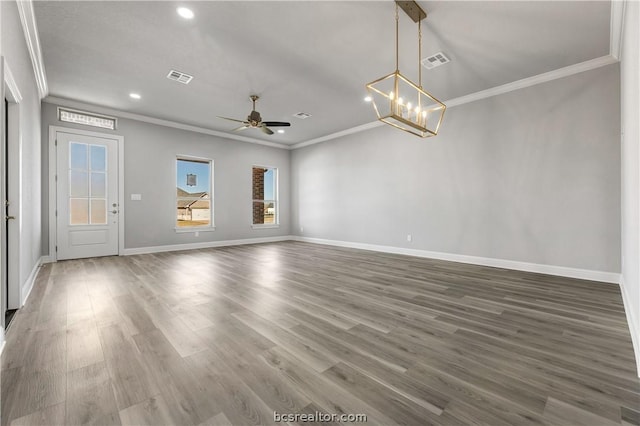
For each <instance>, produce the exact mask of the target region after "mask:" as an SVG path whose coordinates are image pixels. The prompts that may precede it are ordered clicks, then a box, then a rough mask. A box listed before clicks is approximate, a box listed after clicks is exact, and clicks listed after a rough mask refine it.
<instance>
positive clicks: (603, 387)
mask: <svg viewBox="0 0 640 426" xmlns="http://www.w3.org/2000/svg"><path fill="white" fill-rule="evenodd" d="M1 373H2V406H1V411H2V412H1V417H2V425H9V424H11V425H27V424H47V425H54V424H69V425H75V424H105V425H115V424H132V425H142V424H149V425H161V424H167V425H198V424H202V425H226V424H233V425H253V424H273V423H274V412H277V413H280V414H293V413H315V412H322V413H329V414H365V415H366V417H367V423H368V424H372V425H373V424H384V425H392V424H406V425H429V424H432V425H467V424H486V425H598V426H599V425H603V426H604V425H631V424H636V425H637V424H639V422H640V381H639V380H638V377H637V374H636V371H635V362H634V358H633V352H632V347H631V340H630V336H629V330H628V327H627V324H626V319H625V314H624V311H623V306H622V300H621V296H620V291H619V288H618V286H616V285H611V284H605V283H597V282H589V281H581V280H575V279H568V278H559V277H553V276H546V275H539V274H531V273H524V272H516V271H508V270H502V269H496V268H487V267H480V266H472V265H464V264H458V263H451V262H444V261H436V260H429V259H420V258H413V257H405V256H399V255H391V254H383V253H374V252H367V251H360V250H352V249H346V248H337V247H329V246H321V245H312V244H306V243H300V242H282V243H274V244H260V245H248V246H236V247H226V248H216V249H203V250H194V251H186V252H175V253H158V254H150V255H138V256H129V257H109V258H98V259H84V260H73V261H64V262H58V263H56V264H49V265H45V266H44V267H43V268H42V269H41V270H40V272H39V274H38V276H37V279H36V283H35V286H34V289H33V291H32V294H31V296H30V297H29V300H28V302H27V304H26V306H25V307H24V308H23V309H21V310H20V311H19V312H18V314H17V315H16V318H15V319H14V322H13V324H12V325H11V327H10V329H9V331H8V335H7V345H6V348H5V351H4V353H3V354H2V371H1ZM292 423H295V422H292ZM326 424H333V423H331V422H327V423H326Z"/></svg>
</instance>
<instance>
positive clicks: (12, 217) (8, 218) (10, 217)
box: [5, 216, 16, 220]
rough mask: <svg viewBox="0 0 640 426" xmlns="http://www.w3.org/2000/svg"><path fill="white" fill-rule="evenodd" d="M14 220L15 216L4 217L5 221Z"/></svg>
mask: <svg viewBox="0 0 640 426" xmlns="http://www.w3.org/2000/svg"><path fill="white" fill-rule="evenodd" d="M15 218H16V217H15V216H7V217H5V219H6V220H11V219H15Z"/></svg>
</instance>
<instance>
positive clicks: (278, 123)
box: [262, 121, 291, 127]
mask: <svg viewBox="0 0 640 426" xmlns="http://www.w3.org/2000/svg"><path fill="white" fill-rule="evenodd" d="M262 124H264V125H265V126H269V127H289V126H291V123H287V122H285V121H263V122H262Z"/></svg>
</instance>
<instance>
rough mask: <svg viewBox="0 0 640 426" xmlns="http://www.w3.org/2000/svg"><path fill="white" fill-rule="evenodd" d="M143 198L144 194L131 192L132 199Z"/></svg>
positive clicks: (138, 199)
mask: <svg viewBox="0 0 640 426" xmlns="http://www.w3.org/2000/svg"><path fill="white" fill-rule="evenodd" d="M140 200H142V194H131V201H140Z"/></svg>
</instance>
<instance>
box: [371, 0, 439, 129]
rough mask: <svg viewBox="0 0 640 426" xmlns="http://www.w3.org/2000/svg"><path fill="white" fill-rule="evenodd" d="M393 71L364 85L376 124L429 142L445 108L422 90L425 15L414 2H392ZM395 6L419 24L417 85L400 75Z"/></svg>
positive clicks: (397, 16)
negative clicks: (394, 37) (393, 34)
mask: <svg viewBox="0 0 640 426" xmlns="http://www.w3.org/2000/svg"><path fill="white" fill-rule="evenodd" d="M395 6H396V7H395V12H396V13H395V18H396V34H395V36H396V69H395V71H394V72H392V73H391V74H388V75H385V76H384V77H381V78H379V79H377V80H374V81H372V82H371V83H368V84H367V85H366V88H367V91H368V92H369V94H370V96H371V102H372V103H373V108H374V109H375V111H376V115H377V116H378V120H380V121H382V122H384V123H386V124H389V125H391V126H393V127H395V128H397V129H400V130H403V131H405V132H408V133H411V134H414V135H416V136H420V137H422V138H428V137H431V136H436V135H437V134H438V131H439V130H440V126H441V124H442V119H443V117H444V112H445V111H446V109H447V107H446V105H445V104H444V103H442V102H441V101H440V100H438V99H437V98H436V97H435V96H433V95H432V94H431V93H429V92H427V91H426V90H424V88H423V87H422V64H421V63H420V59H421V56H422V20H423V19H425V18H426V17H427V14H426V13H425V12H424V11H423V10H422V9H421V8H420V6H418V4H417V3H415V1H402V2H400V1H397V0H396V2H395ZM398 6H400V7H402V9H403V10H404V11H405V12H406V13H407V15H409V17H410V18H411V19H412V20H413V21H414V22H417V23H418V84H415V83H414V82H412V81H411V80H410V79H408V78H407V77H405V76H404V75H402V73H401V72H400V69H399V65H398V63H399V36H398V33H399V31H398V30H399V20H400V19H399V14H398Z"/></svg>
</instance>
